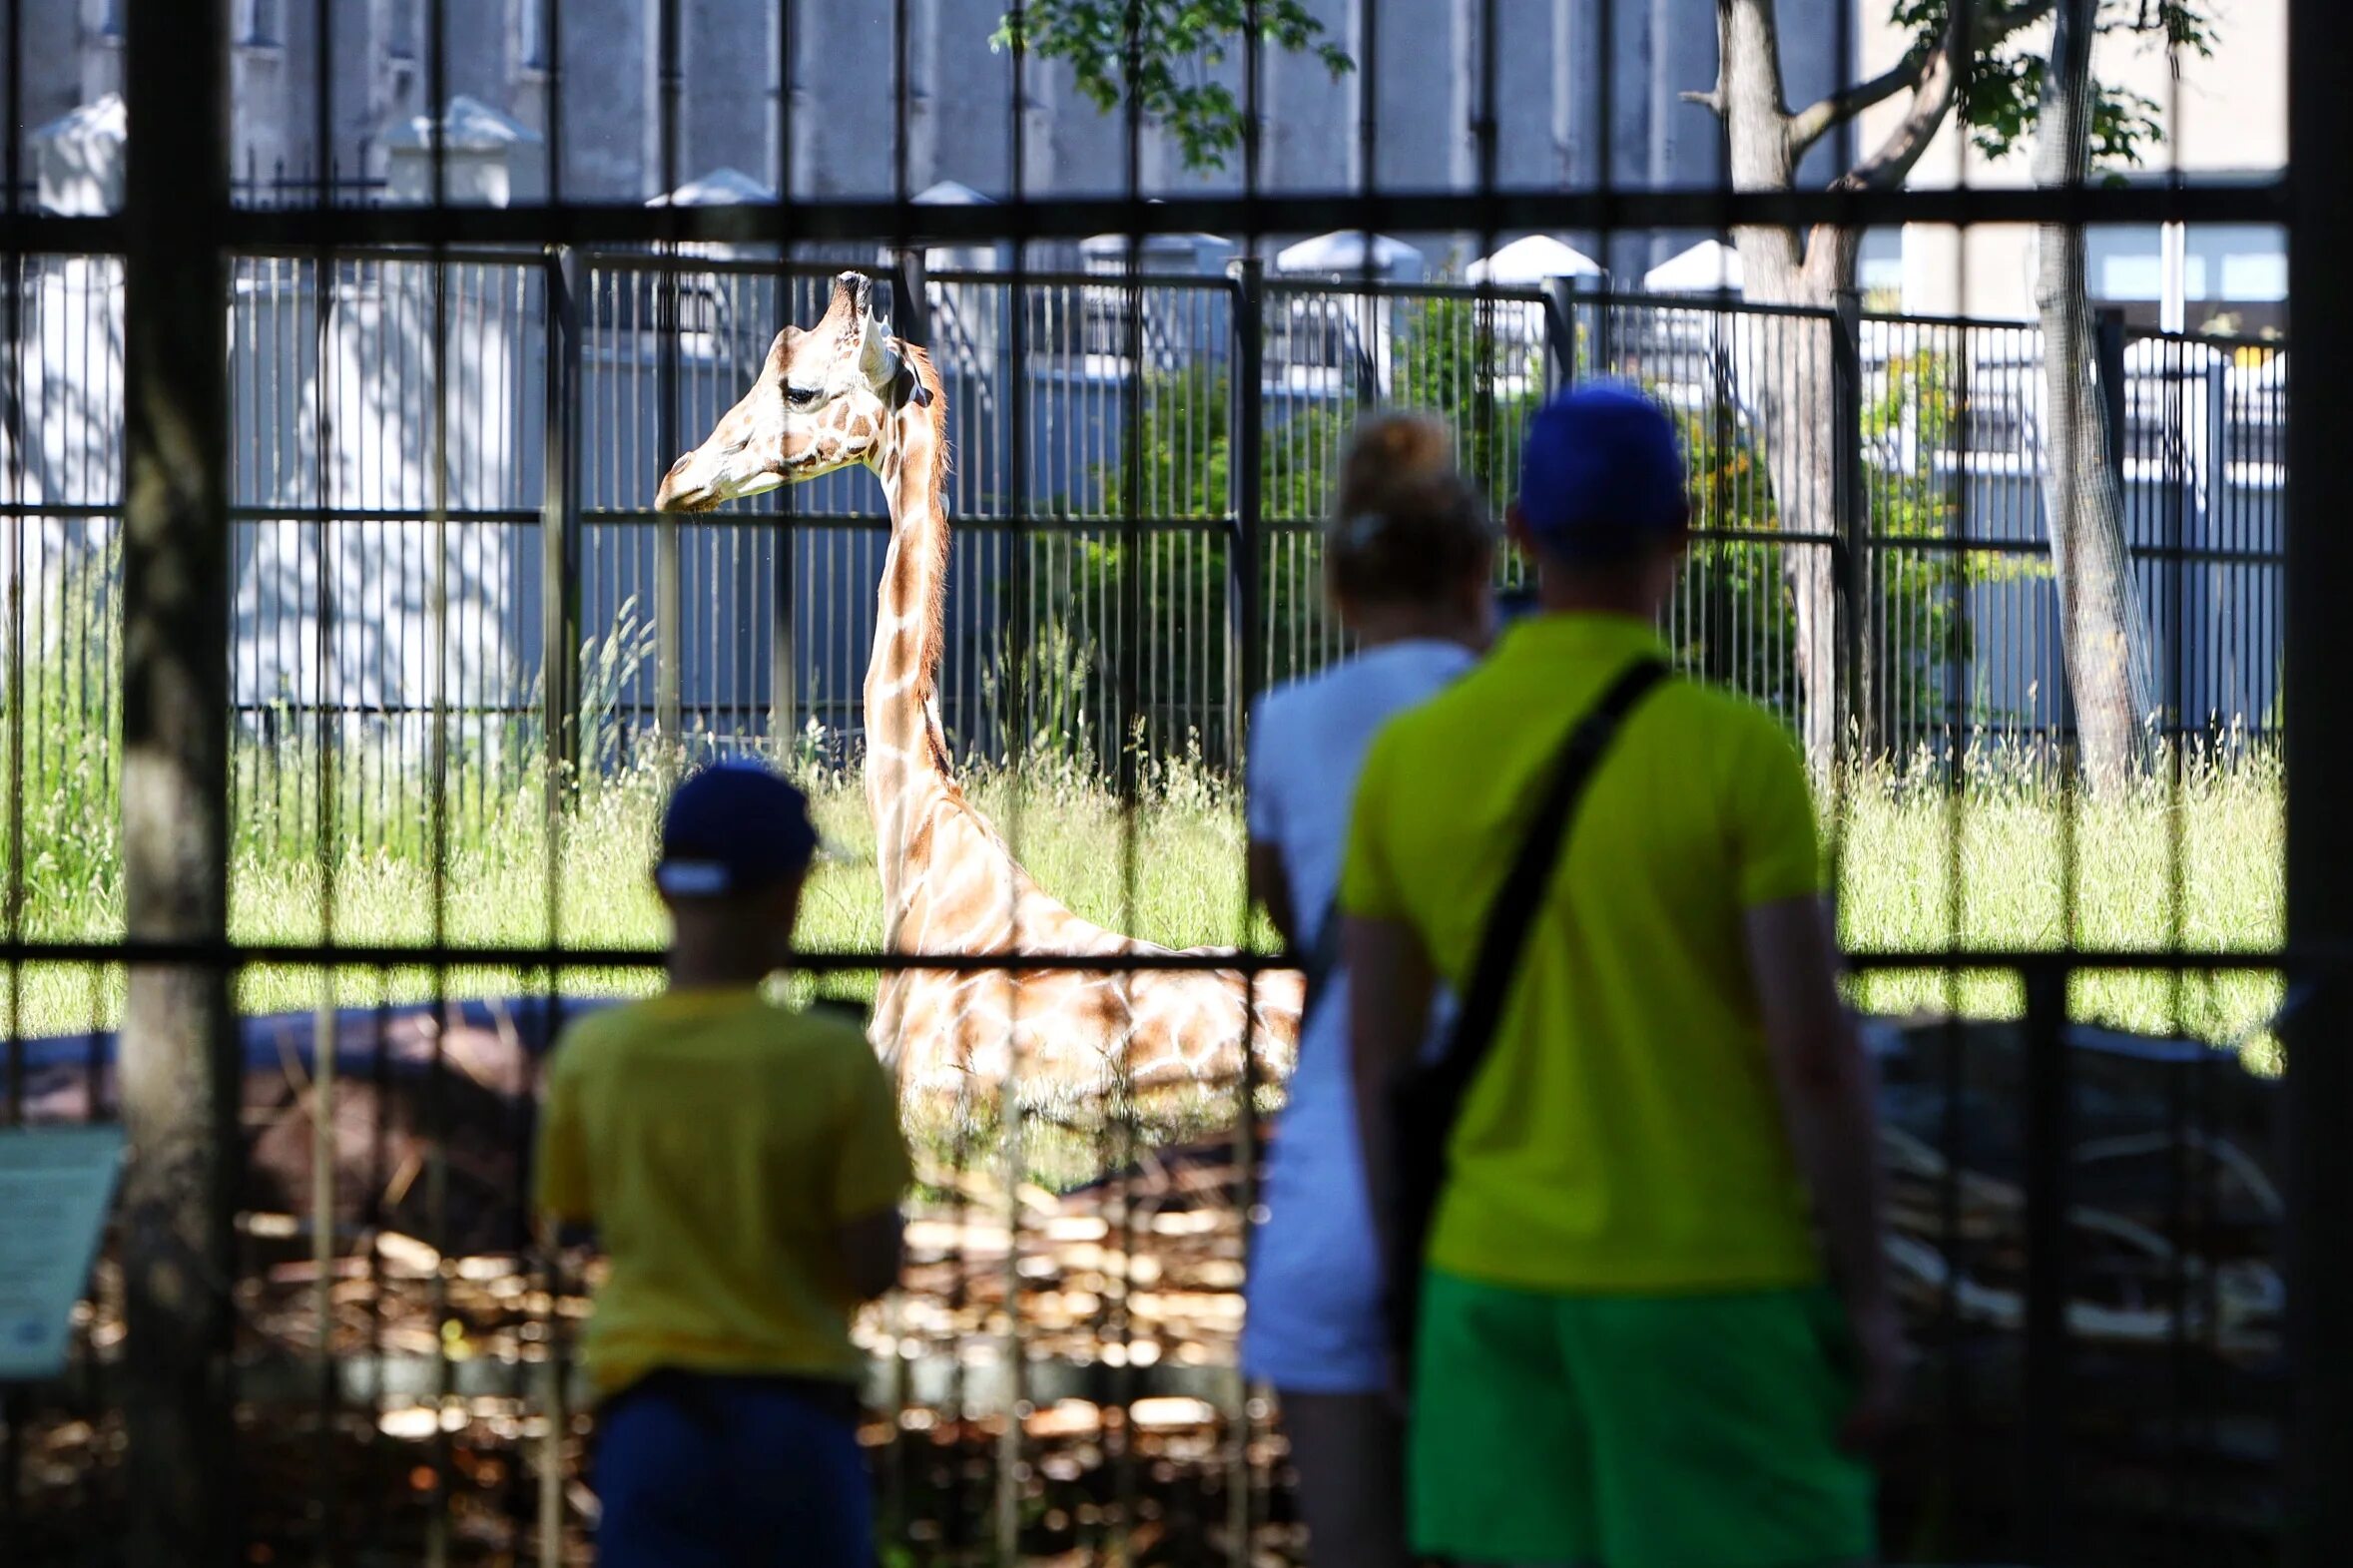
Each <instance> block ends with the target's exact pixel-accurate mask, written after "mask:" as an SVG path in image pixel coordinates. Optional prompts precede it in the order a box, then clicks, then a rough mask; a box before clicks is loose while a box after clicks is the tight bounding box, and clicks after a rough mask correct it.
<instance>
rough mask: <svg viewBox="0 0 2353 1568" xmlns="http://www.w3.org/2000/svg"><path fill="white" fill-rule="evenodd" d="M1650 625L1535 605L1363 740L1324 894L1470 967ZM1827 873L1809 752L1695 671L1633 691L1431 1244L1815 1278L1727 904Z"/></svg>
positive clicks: (1802, 885) (1536, 939)
mask: <svg viewBox="0 0 2353 1568" xmlns="http://www.w3.org/2000/svg"><path fill="white" fill-rule="evenodd" d="M1663 652H1664V650H1663V648H1662V647H1661V645H1660V644H1659V641H1658V639H1657V636H1656V634H1655V633H1654V632H1653V631H1652V630H1651V628H1650V627H1649V626H1647V625H1645V624H1643V623H1641V622H1638V621H1634V620H1630V619H1625V618H1621V617H1615V616H1600V615H1547V616H1540V617H1537V618H1535V619H1533V620H1531V621H1527V622H1523V623H1522V624H1520V625H1519V626H1517V627H1515V628H1513V629H1512V630H1511V631H1510V632H1509V633H1508V634H1507V635H1506V636H1505V637H1504V638H1503V639H1502V641H1501V642H1500V643H1499V644H1498V646H1497V647H1496V649H1495V651H1494V652H1493V654H1492V655H1490V656H1489V657H1488V659H1487V660H1486V661H1485V662H1484V663H1482V664H1481V665H1479V666H1478V667H1477V668H1476V669H1474V670H1473V671H1471V673H1470V674H1469V675H1467V676H1465V677H1464V678H1463V679H1462V680H1460V681H1458V682H1457V683H1455V685H1453V686H1452V687H1450V688H1448V689H1447V691H1445V692H1444V693H1442V694H1441V695H1439V696H1438V697H1436V698H1434V699H1433V700H1432V701H1430V702H1429V703H1427V704H1425V705H1423V706H1422V707H1420V708H1416V709H1413V710H1411V711H1409V712H1407V713H1405V714H1403V715H1400V716H1399V717H1398V718H1397V719H1396V720H1394V721H1392V723H1391V724H1390V725H1389V727H1388V728H1387V729H1386V730H1384V731H1383V732H1382V734H1381V736H1380V737H1379V738H1378V739H1377V740H1376V741H1375V742H1374V744H1373V750H1372V752H1371V754H1370V756H1369V757H1368V758H1367V760H1366V763H1365V771H1364V774H1363V777H1362V780H1361V782H1360V784H1358V792H1357V801H1356V811H1355V816H1354V819H1353V822H1352V824H1351V828H1350V841H1349V850H1348V861H1347V867H1346V869H1345V871H1344V873H1343V876H1342V881H1341V903H1342V905H1343V907H1344V908H1346V909H1347V911H1348V912H1349V913H1351V914H1355V915H1363V916H1368V917H1372V918H1378V919H1388V920H1396V921H1401V922H1403V923H1405V924H1407V925H1409V926H1411V927H1412V928H1413V929H1414V930H1415V931H1416V932H1417V933H1419V935H1420V937H1421V939H1422V942H1423V945H1424V947H1425V948H1426V949H1427V950H1428V952H1429V953H1430V955H1431V958H1432V961H1433V962H1434V963H1435V964H1436V966H1437V968H1438V970H1439V972H1440V974H1441V975H1443V976H1444V977H1445V978H1446V979H1447V981H1448V982H1449V983H1450V984H1452V985H1454V986H1455V987H1456V988H1457V989H1458V990H1459V989H1460V988H1461V986H1462V985H1463V984H1464V982H1465V981H1466V980H1467V979H1468V978H1469V976H1470V971H1471V962H1472V958H1473V953H1474V951H1475V949H1476V947H1477V944H1478V939H1479V934H1480V931H1481V928H1482V927H1483V925H1484V923H1485V920H1486V913H1487V908H1488V906H1489V904H1490V903H1491V902H1492V901H1493V899H1494V896H1495V892H1496V890H1497V888H1498V887H1499V886H1500V885H1501V882H1502V877H1503V869H1504V864H1505V862H1506V861H1507V860H1508V859H1509V857H1510V856H1511V855H1512V854H1513V853H1514V852H1515V851H1516V850H1517V848H1518V846H1519V844H1520V842H1521V840H1522V838H1523V837H1524V834H1525V824H1526V820H1527V816H1528V813H1529V811H1530V810H1531V809H1532V808H1533V804H1534V794H1535V785H1536V781H1537V777H1538V775H1539V773H1540V772H1541V771H1542V770H1543V769H1544V768H1546V767H1547V766H1548V765H1549V764H1550V763H1551V761H1552V760H1553V758H1554V757H1555V756H1556V755H1557V754H1558V752H1559V749H1560V746H1561V744H1562V742H1563V741H1564V740H1565V739H1566V737H1567V735H1568V732H1569V730H1570V728H1571V727H1572V726H1573V725H1574V724H1575V723H1576V722H1577V720H1579V719H1580V718H1582V717H1583V715H1584V713H1585V712H1586V710H1587V709H1588V708H1590V707H1591V706H1592V704H1593V703H1594V702H1596V701H1597V700H1598V699H1599V697H1600V695H1601V693H1602V691H1603V690H1604V689H1605V688H1606V687H1607V686H1608V684H1609V683H1610V682H1611V681H1613V680H1614V679H1615V678H1616V677H1617V675H1618V674H1619V672H1620V671H1622V670H1623V669H1624V668H1625V667H1626V666H1627V665H1628V664H1629V663H1631V662H1632V661H1633V660H1634V659H1635V658H1637V657H1638V656H1640V655H1643V654H1662V653H1663ZM1820 886H1821V867H1820V852H1819V849H1818V846H1817V842H1816V838H1815V830H1814V813H1813V802H1812V798H1811V795H1810V793H1809V790H1808V786H1807V781H1806V774H1805V767H1804V764H1803V762H1802V761H1801V759H1800V758H1799V756H1798V753H1797V751H1796V748H1795V747H1794V746H1793V744H1792V743H1791V741H1790V740H1789V738H1788V737H1787V736H1786V735H1785V734H1784V733H1783V732H1782V730H1781V728H1780V726H1779V725H1778V724H1777V723H1776V722H1775V721H1774V720H1773V718H1772V717H1771V716H1770V715H1768V714H1766V713H1765V712H1764V711H1763V710H1761V709H1759V708H1756V707H1754V706H1752V705H1750V704H1748V703H1746V702H1744V701H1742V700H1740V699H1738V698H1736V697H1733V696H1731V695H1730V694H1728V693H1724V692H1720V691H1716V690H1713V689H1711V688H1709V687H1707V686H1704V685H1702V684H1700V683H1698V682H1695V681H1688V680H1677V681H1671V682H1668V683H1667V684H1665V685H1664V686H1662V687H1660V688H1658V689H1657V690H1655V691H1654V692H1652V693H1651V695H1650V696H1649V697H1648V698H1647V699H1645V700H1644V702H1643V704H1642V705H1641V707H1639V708H1638V709H1637V710H1636V711H1635V712H1634V714H1633V716H1632V717H1631V718H1630V719H1629V720H1628V721H1627V723H1626V725H1625V727H1624V728H1623V729H1622V730H1621V731H1620V732H1619V734H1618V736H1617V739H1616V741H1615V742H1614V744H1613V745H1612V747H1611V749H1610V751H1609V754H1608V755H1607V757H1606V758H1605V759H1604V760H1603V762H1602V764H1601V766H1600V767H1599V769H1598V770H1596V772H1595V773H1594V775H1593V778H1592V780H1591V782H1590V784H1589V785H1588V787H1587V791H1586V794H1585V797H1584V801H1583V804H1582V805H1581V807H1580V808H1579V811H1578V814H1577V819H1576V821H1575V823H1574V825H1573V827H1572V828H1571V832H1570V838H1569V841H1568V847H1567V851H1566V853H1565V854H1564V855H1563V857H1562V863H1561V866H1560V869H1559V870H1558V871H1557V872H1556V873H1555V877H1554V880H1553V883H1552V886H1551V890H1550V895H1549V898H1548V900H1547V901H1546V903H1545V904H1544V906H1543V908H1542V910H1541V912H1540V913H1539V915H1538V919H1539V920H1540V921H1541V922H1542V923H1541V926H1540V928H1539V929H1537V930H1536V931H1534V932H1532V933H1531V935H1530V938H1529V941H1528V946H1527V949H1526V952H1525V954H1524V956H1523V958H1522V960H1521V965H1520V970H1519V973H1518V974H1517V975H1516V976H1515V977H1514V980H1513V984H1512V990H1511V993H1510V996H1509V998H1508V1000H1507V1003H1506V1005H1505V1008H1504V1011H1503V1014H1502V1021H1501V1024H1500V1026H1499V1029H1498V1033H1497V1035H1496V1037H1495V1042H1494V1046H1493V1049H1492V1054H1491V1055H1490V1057H1489V1059H1488V1061H1487V1063H1486V1065H1485V1067H1484V1069H1483V1070H1482V1072H1481V1075H1480V1077H1479V1079H1478V1081H1477V1082H1476V1083H1475V1084H1474V1085H1473V1087H1472V1089H1471V1095H1470V1098H1469V1099H1468V1101H1467V1102H1466V1103H1465V1106H1464V1110H1463V1116H1462V1120H1461V1122H1460V1123H1459V1124H1458V1126H1457V1129H1456V1134H1455V1139H1454V1143H1453V1145H1452V1147H1451V1150H1450V1155H1451V1171H1452V1175H1451V1177H1450V1179H1449V1182H1448V1186H1447V1190H1446V1193H1445V1196H1444V1198H1443V1199H1442V1200H1441V1204H1440V1209H1439V1214H1438V1218H1437V1223H1436V1226H1435V1228H1434V1230H1433V1233H1432V1238H1431V1254H1430V1258H1431V1262H1432V1263H1434V1264H1435V1265H1437V1266H1438V1267H1439V1268H1441V1269H1444V1270H1446V1271H1448V1272H1449V1273H1452V1274H1455V1275H1459V1276H1462V1277H1464V1278H1466V1279H1471V1280H1479V1281H1486V1282H1489V1283H1492V1284H1496V1285H1504V1286H1517V1287H1523V1288H1527V1289H1534V1290H1550V1291H1561V1292H1647V1293H1672V1292H1683V1291H1721V1290H1762V1289H1771V1288H1776V1287H1782V1286H1792V1285H1802V1284H1807V1283H1811V1282H1812V1281H1814V1280H1815V1279H1816V1278H1817V1277H1818V1275H1819V1272H1820V1265H1819V1263H1818V1261H1817V1258H1816V1254H1815V1249H1814V1246H1813V1243H1812V1238H1811V1233H1810V1229H1809V1224H1808V1213H1807V1206H1806V1202H1805V1195H1804V1192H1803V1189H1802V1185H1801V1183H1800V1181H1799V1179H1798V1176H1797V1172H1796V1168H1795V1165H1794V1163H1793V1161H1792V1157H1791V1153H1790V1148H1789V1143H1788V1139H1787V1136H1786V1134H1785V1133H1784V1131H1783V1124H1782V1120H1781V1114H1780V1109H1779V1101H1778V1098H1777V1096H1776V1093H1775V1089H1774V1084H1773V1079H1772V1072H1771V1065H1770V1063H1769V1061H1768V1059H1767V1055H1766V1046H1765V1038H1764V1031H1763V1026H1762V1023H1761V1021H1760V1018H1759V1015H1758V1011H1757V1003H1756V999H1755V990H1754V986H1753V985H1752V984H1751V981H1750V978H1749V972H1748V960H1747V954H1746V948H1745V946H1744V942H1743V936H1742V924H1741V922H1742V915H1743V912H1744V911H1745V910H1747V909H1748V908H1750V907H1752V906H1755V905H1758V904H1764V903H1771V902H1776V901H1779V900H1784V899H1790V898H1798V897H1804V896H1806V895H1808V894H1812V893H1815V892H1817V891H1818V890H1819V889H1820Z"/></svg>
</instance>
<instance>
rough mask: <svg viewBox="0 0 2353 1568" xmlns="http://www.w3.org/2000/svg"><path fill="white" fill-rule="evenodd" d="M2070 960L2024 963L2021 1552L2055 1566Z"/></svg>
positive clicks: (2061, 1452)
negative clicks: (2024, 1300)
mask: <svg viewBox="0 0 2353 1568" xmlns="http://www.w3.org/2000/svg"><path fill="white" fill-rule="evenodd" d="M2069 973H2070V971H2069V970H2068V968H2067V966H2066V964H2065V962H2064V960H2053V961H2049V962H2044V963H2038V964H2036V965H2035V966H2033V967H2032V968H2029V969H2028V970H2027V971H2026V972H2025V976H2024V978H2025V980H2026V988H2027V1017H2026V1078H2025V1085H2026V1092H2025V1100H2026V1105H2025V1113H2026V1117H2025V1119H2026V1129H2025V1134H2026V1136H2025V1152H2026V1265H2027V1267H2026V1284H2027V1306H2026V1361H2025V1372H2024V1376H2023V1380H2022V1384H2021V1388H2020V1398H2019V1425H2020V1430H2019V1440H2018V1450H2017V1451H2018V1458H2019V1467H2020V1503H2021V1507H2020V1523H2021V1532H2020V1533H2021V1541H2020V1551H2021V1555H2022V1556H2023V1557H2024V1559H2025V1560H2026V1561H2029V1562H2033V1563H2037V1564H2042V1565H2046V1568H2058V1565H2059V1564H2062V1563H2065V1562H2067V1561H2068V1560H2069V1542H2068V1535H2067V1497H2068V1484H2067V1446H2068V1445H2067V1432H2066V1428H2067V1423H2068V1416H2069V1403H2070V1389H2069V1381H2070V1377H2069V1355H2068V1345H2067V1300H2068V1280H2069V1275H2070V1273H2071V1271H2070V1270H2069V1268H2068V1257H2067V1254H2068V1242H2069V1229H2070V1228H2069V1224H2068V1214H2067V1209H2068V1204H2069V1201H2070V1198H2069V1191H2070V1183H2069V1180H2068V1177H2069V1170H2070V1167H2071V1166H2072V1164H2073V1162H2074V1148H2073V1115H2072V1106H2071V1105H2070V1104H2069V1098H2068V1097H2069V1095H2070V1093H2071V1092H2072V1091H2071V1087H2070V1083H2069V1074H2068V1070H2067V1055H2066V1052H2067V1044H2066V1023H2067V980H2068V977H2069Z"/></svg>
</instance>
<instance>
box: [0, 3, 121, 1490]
mask: <svg viewBox="0 0 2353 1568" xmlns="http://www.w3.org/2000/svg"><path fill="white" fill-rule="evenodd" d="M6 28H7V39H6V45H5V48H6V55H7V79H6V81H5V83H0V96H4V97H5V104H0V108H4V109H5V115H4V116H0V118H4V119H5V122H6V123H5V125H4V126H0V143H4V144H5V147H6V157H7V161H8V167H7V173H6V176H5V178H6V180H7V189H6V190H5V191H0V209H5V210H6V211H7V212H9V213H11V214H14V213H15V212H16V211H17V209H18V201H17V198H18V185H17V179H18V176H19V175H21V174H22V173H23V170H24V116H23V114H22V113H20V112H19V107H18V106H19V105H20V104H21V103H22V102H23V100H24V7H23V6H21V5H11V6H9V7H8V12H7V22H6ZM25 273H26V266H25V258H24V257H23V256H22V255H16V254H11V255H7V256H5V257H0V290H4V291H0V334H4V340H0V417H4V418H5V419H6V423H7V429H6V436H7V442H8V459H7V464H8V466H7V476H6V477H7V490H6V492H5V493H6V496H7V499H8V500H9V501H10V502H11V503H15V502H21V501H22V500H23V499H24V493H25V482H24V481H25V472H24V470H25V445H24V354H23V339H22V336H21V332H20V328H21V325H22V322H21V319H20V313H21V311H22V309H23V294H24V287H25ZM24 532H25V524H24V520H23V519H22V518H12V519H10V521H9V523H8V535H9V539H8V547H9V556H10V565H11V567H12V568H13V570H12V572H11V575H10V579H9V581H10V596H11V599H12V601H13V600H14V599H15V597H16V596H17V595H18V594H21V593H22V591H23V590H22V587H21V585H22V584H23V582H24V554H23V552H24ZM11 619H12V620H15V619H17V614H16V612H15V611H13V609H12V612H11ZM24 667H25V661H24V642H23V636H22V633H21V631H19V630H18V629H17V628H16V627H14V626H12V627H11V628H10V638H9V650H8V677H7V682H8V689H7V697H6V701H7V703H8V715H9V726H8V730H9V736H8V893H7V899H8V903H7V931H8V937H9V940H10V941H11V942H14V941H17V940H19V939H21V936H22V924H23V907H24V892H23V888H24V863H25V836H24V733H23V732H24V688H23V685H22V679H23V670H24ZM23 1001H24V970H23V967H22V966H21V965H20V964H18V963H17V961H16V960H15V959H14V958H11V959H10V960H9V962H8V969H7V1002H6V1010H7V1033H8V1038H7V1044H6V1060H5V1062H4V1063H0V1070H4V1071H5V1074H6V1079H7V1082H6V1084H5V1086H4V1088H0V1123H5V1124H6V1125H8V1126H16V1125H18V1124H19V1123H20V1122H22V1120H23V1118H24V1098H25V1049H24V1026H23V1017H22V1008H23ZM92 1084H93V1092H92V1095H91V1098H92V1099H93V1100H94V1101H95V1100H96V1099H97V1094H96V1092H95V1084H96V1079H95V1078H93V1080H92ZM91 1115H92V1118H93V1119H94V1120H95V1119H96V1116H97V1111H96V1109H95V1107H93V1109H92V1112H91ZM29 1404H30V1400H29V1398H28V1397H27V1395H26V1393H25V1391H24V1390H23V1389H21V1388H18V1387H15V1386H13V1385H12V1386H10V1387H8V1388H5V1389H0V1426H5V1428H6V1433H5V1436H4V1437H0V1526H5V1527H6V1528H7V1529H8V1531H10V1532H11V1533H13V1532H14V1531H15V1530H16V1529H17V1528H18V1524H17V1521H18V1519H19V1517H20V1503H19V1497H20V1493H21V1489H22V1481H23V1476H24V1461H25V1440H24V1429H25V1417H26V1410H27V1408H28V1406H29Z"/></svg>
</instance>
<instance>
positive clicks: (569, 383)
mask: <svg viewBox="0 0 2353 1568" xmlns="http://www.w3.org/2000/svg"><path fill="white" fill-rule="evenodd" d="M542 276H543V278H544V282H543V284H542V286H543V287H544V289H545V290H546V300H545V303H544V305H543V308H544V310H545V312H546V318H547V335H546V343H547V347H546V353H547V381H546V391H547V407H546V435H545V438H544V439H545V447H546V450H545V452H544V454H543V457H542V461H541V465H540V466H541V470H542V473H541V482H542V484H543V486H544V489H543V493H542V495H541V497H540V507H539V551H540V554H539V560H540V568H539V612H540V641H539V685H540V694H539V695H540V708H541V715H542V718H541V724H542V726H543V730H544V734H543V742H544V745H545V748H546V754H545V755H546V759H547V762H546V772H547V778H546V780H545V781H544V784H545V789H546V795H547V815H548V820H549V821H550V822H551V823H552V822H554V821H556V820H558V818H559V816H560V814H561V812H562V809H563V806H564V803H565V800H566V799H567V797H568V795H569V791H570V789H571V788H572V786H573V784H575V783H576V782H577V780H576V775H577V772H578V769H579V766H580V745H581V735H580V673H579V671H578V669H577V668H576V662H577V660H578V658H579V654H580V557H579V529H580V497H579V484H578V482H577V481H578V476H577V474H576V473H575V471H574V470H575V466H576V463H577V461H578V454H579V447H578V440H579V433H580V432H579V421H580V395H581V376H580V367H581V354H580V314H579V305H578V299H579V293H578V288H579V279H580V257H579V253H578V252H576V251H574V250H572V249H571V248H570V247H569V246H553V247H550V248H549V249H548V251H547V253H546V261H545V264H544V269H543V272H542ZM550 852H551V854H552V853H553V851H552V850H551V851H550ZM556 869H557V868H556V865H555V863H554V862H553V861H552V860H551V861H550V864H549V867H548V874H549V877H550V879H551V880H552V879H553V878H554V877H555V875H556ZM550 907H551V909H552V907H553V905H552V902H551V905H550ZM555 939H556V937H555V922H554V920H553V919H552V918H551V919H550V920H549V922H548V941H549V942H550V943H553V942H554V941H555Z"/></svg>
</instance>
